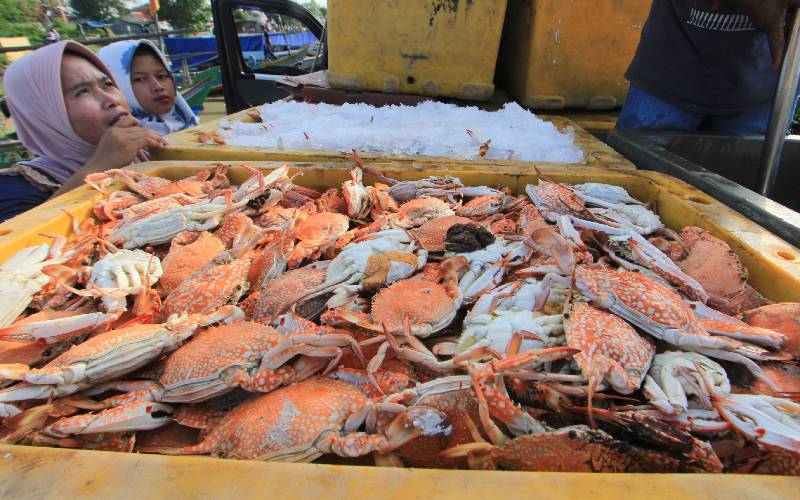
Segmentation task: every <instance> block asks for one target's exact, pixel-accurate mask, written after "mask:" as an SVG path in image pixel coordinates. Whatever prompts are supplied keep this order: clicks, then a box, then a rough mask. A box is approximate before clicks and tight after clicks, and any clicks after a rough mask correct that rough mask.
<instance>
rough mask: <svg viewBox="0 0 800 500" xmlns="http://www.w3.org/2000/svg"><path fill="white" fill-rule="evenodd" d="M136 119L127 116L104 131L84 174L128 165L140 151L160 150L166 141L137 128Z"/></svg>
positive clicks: (156, 134) (146, 130)
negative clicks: (148, 149)
mask: <svg viewBox="0 0 800 500" xmlns="http://www.w3.org/2000/svg"><path fill="white" fill-rule="evenodd" d="M138 125H139V122H138V121H137V120H136V118H134V117H132V116H130V115H128V116H123V117H122V118H120V119H119V121H118V122H117V123H115V124H114V126H113V127H111V128H109V129H108V130H106V132H105V133H104V134H103V136H102V137H101V138H100V142H99V143H98V144H97V149H96V150H95V152H94V154H93V155H92V156H91V158H89V161H87V162H86V164H85V165H84V168H83V169H82V170H83V171H84V173H90V172H102V171H104V170H108V169H110V168H122V167H124V166H126V165H129V164H130V163H131V162H132V161H133V160H134V158H136V154H137V153H138V152H139V150H141V149H146V148H161V147H164V146H166V145H167V141H166V139H164V138H163V137H161V136H160V135H159V134H158V133H157V132H154V131H152V130H150V129H148V128H144V127H139V126H138Z"/></svg>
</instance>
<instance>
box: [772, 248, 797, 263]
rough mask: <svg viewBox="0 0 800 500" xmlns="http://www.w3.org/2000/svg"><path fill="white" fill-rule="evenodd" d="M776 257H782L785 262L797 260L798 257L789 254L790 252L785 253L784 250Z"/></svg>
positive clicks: (777, 253)
mask: <svg viewBox="0 0 800 500" xmlns="http://www.w3.org/2000/svg"><path fill="white" fill-rule="evenodd" d="M776 255H777V256H778V257H780V258H781V259H783V260H788V261H794V260H797V256H796V255H795V254H793V253H789V252H787V251H784V250H779V251H778V252H776Z"/></svg>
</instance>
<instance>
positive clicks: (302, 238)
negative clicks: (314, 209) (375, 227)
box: [287, 212, 350, 269]
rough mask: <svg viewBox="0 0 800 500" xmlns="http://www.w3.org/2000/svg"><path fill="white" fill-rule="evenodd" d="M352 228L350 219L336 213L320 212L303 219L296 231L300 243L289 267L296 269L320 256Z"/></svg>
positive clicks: (290, 257)
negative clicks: (306, 261)
mask: <svg viewBox="0 0 800 500" xmlns="http://www.w3.org/2000/svg"><path fill="white" fill-rule="evenodd" d="M349 228H350V219H349V218H348V217H347V216H346V215H342V214H339V213H335V212H320V213H315V214H310V215H308V216H306V217H303V218H301V220H300V221H299V222H298V223H297V225H296V226H295V230H294V236H295V238H297V240H299V241H298V243H297V244H296V245H295V247H294V250H292V253H291V255H289V260H288V262H287V267H288V268H289V269H295V268H296V267H298V266H299V265H300V263H301V262H302V261H303V260H304V259H307V258H314V256H318V255H320V254H321V253H322V252H324V251H325V250H326V249H327V248H328V247H329V246H330V245H332V244H333V243H334V242H335V241H336V240H337V239H339V238H340V237H341V236H342V235H344V233H346V232H347V230H348V229H349Z"/></svg>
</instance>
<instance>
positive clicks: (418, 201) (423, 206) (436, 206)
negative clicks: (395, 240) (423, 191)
mask: <svg viewBox="0 0 800 500" xmlns="http://www.w3.org/2000/svg"><path fill="white" fill-rule="evenodd" d="M450 215H455V212H453V209H452V208H450V205H448V204H447V203H445V202H443V201H442V200H440V199H438V198H415V199H413V200H409V201H407V202H405V203H403V204H402V205H400V208H399V209H398V211H397V213H396V214H391V215H390V216H389V218H390V220H391V225H393V226H396V227H402V228H404V229H410V228H412V227H419V226H421V225H423V224H425V223H426V222H428V221H429V220H433V219H437V218H439V217H448V216H450Z"/></svg>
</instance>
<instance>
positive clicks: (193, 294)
mask: <svg viewBox="0 0 800 500" xmlns="http://www.w3.org/2000/svg"><path fill="white" fill-rule="evenodd" d="M220 255H222V254H220ZM218 258H220V256H219V255H218V256H217V257H215V258H214V259H212V260H211V262H209V263H207V264H206V265H205V266H203V267H201V268H200V269H198V270H197V271H195V272H194V273H192V274H191V275H190V276H189V277H188V278H186V279H185V280H183V282H181V284H180V285H178V287H177V288H175V289H174V290H173V291H172V293H170V294H169V295H167V298H166V299H164V302H163V304H162V307H161V312H160V317H161V318H163V319H166V318H169V317H170V316H171V315H172V314H175V313H184V312H185V313H189V314H193V313H198V314H207V313H211V312H213V311H216V310H217V309H219V308H220V307H222V306H224V305H225V304H228V303H234V304H235V303H236V302H238V300H239V298H240V297H241V296H242V294H244V292H246V291H247V288H248V283H247V271H248V269H249V267H250V259H246V258H241V259H234V260H233V261H231V262H224V261H223V262H221V263H218V262H217V259H218Z"/></svg>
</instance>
